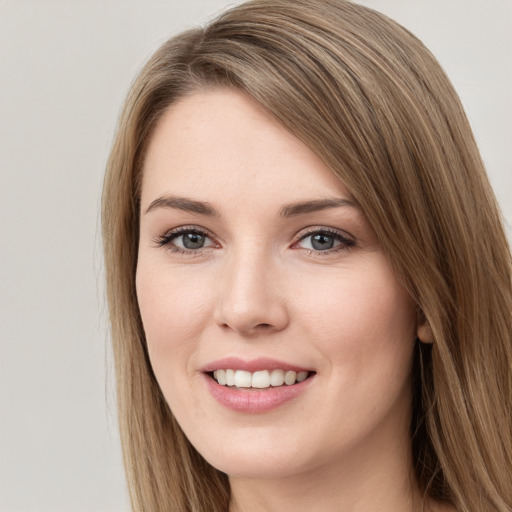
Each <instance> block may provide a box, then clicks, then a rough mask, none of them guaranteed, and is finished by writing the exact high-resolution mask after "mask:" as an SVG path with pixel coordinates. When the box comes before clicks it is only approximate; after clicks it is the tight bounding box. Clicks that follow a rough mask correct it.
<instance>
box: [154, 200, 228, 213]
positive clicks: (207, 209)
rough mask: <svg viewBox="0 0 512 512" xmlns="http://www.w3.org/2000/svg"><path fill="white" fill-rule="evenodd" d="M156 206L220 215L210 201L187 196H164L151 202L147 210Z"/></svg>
mask: <svg viewBox="0 0 512 512" xmlns="http://www.w3.org/2000/svg"><path fill="white" fill-rule="evenodd" d="M156 208H175V209H178V210H184V211H186V212H190V213H198V214H199V215H208V216H210V217H220V213H219V212H218V211H217V210H216V209H215V208H214V207H213V206H212V205H211V204H209V203H205V202H202V201H194V200H193V199H188V198H186V197H177V196H163V197H159V198H157V199H155V200H154V201H152V202H151V204H150V205H149V206H148V209H147V210H146V213H149V212H150V211H152V210H155V209H156Z"/></svg>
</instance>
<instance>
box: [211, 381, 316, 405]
mask: <svg viewBox="0 0 512 512" xmlns="http://www.w3.org/2000/svg"><path fill="white" fill-rule="evenodd" d="M204 376H205V379H206V383H207V385H208V388H209V390H210V393H211V394H212V396H213V398H215V399H216V400H217V402H219V403H220V404H221V405H223V406H224V407H226V408H227V409H231V410H232V411H236V412H244V413H261V412H267V411H271V410H272V409H276V408H277V407H279V406H281V405H283V404H285V403H286V402H289V401H290V400H293V399H294V398H297V397H298V396H299V395H300V394H301V393H303V392H304V391H305V390H306V389H307V387H308V386H309V384H310V383H311V381H312V380H313V377H309V378H307V379H306V380H303V381H302V382H299V383H297V384H293V385H291V386H286V385H285V386H278V387H275V388H273V387H269V388H264V389H244V388H241V389H239V388H238V389H237V388H231V387H228V386H222V385H220V384H219V383H218V382H216V381H215V380H213V379H212V378H211V377H210V376H209V375H206V374H204Z"/></svg>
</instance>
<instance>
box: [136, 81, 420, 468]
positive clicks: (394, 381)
mask: <svg viewBox="0 0 512 512" xmlns="http://www.w3.org/2000/svg"><path fill="white" fill-rule="evenodd" d="M140 228H141V230H140V247H139V258H138V266H137V295H138V300H139V306H140V311H141V315H142V321H143V324H144V329H145V333H146V338H147V345H148V350H149V356H150V360H151V364H152V367H153V370H154V373H155V376H156V378H157V380H158V382H159V384H160V387H161V389H162V392H163V394H164V396H165V398H166V400H167V402H168V404H169V406H170V408H171V410H172V413H173V414H174V416H175V417H176V419H177V421H178V422H179V424H180V425H181V427H182V429H183V431H184V432H185V434H186V435H187V437H188V438H189V440H190V441H191V443H192V444H193V445H194V446H195V447H196V448H197V450H198V451H199V452H200V453H201V454H202V455H203V456H204V457H205V458H206V459H207V460H208V461H209V462H210V463H211V464H212V465H213V466H215V467H217V468H218V469H220V470H222V471H224V472H226V473H228V474H229V475H231V476H235V477H236V476H238V477H250V478H251V477H252V478H256V477H279V476H289V475H292V474H296V473H303V472H307V471H318V470H320V469H335V468H337V467H340V468H341V465H342V464H344V465H345V466H344V467H348V466H347V465H350V467H351V468H352V470H354V471H356V468H357V464H358V463H360V461H361V460H366V459H371V460H373V461H374V462H375V461H376V460H378V459H379V457H380V458H382V457H385V456H391V457H392V456H393V454H395V453H402V452H404V450H405V451H407V449H408V443H409V434H408V426H409V416H410V401H411V394H410V371H411V361H412V352H413V344H414V339H415V336H416V315H415V308H414V306H413V304H412V301H411V300H410V298H409V296H408V294H407V293H406V292H405V291H404V289H403V288H402V286H401V285H400V284H399V283H398V281H397V279H396V278H395V276H394V274H393V272H392V270H391V268H390V265H389V263H388V261H387V259H386V257H385V256H384V254H383V251H382V249H381V247H380V245H379V242H378V240H377V238H376V235H375V233H374V231H373V230H372V228H371V226H370V225H369V224H368V222H367V220H366V219H365V216H364V214H363V212H362V211H361V209H360V208H359V206H358V205H357V204H356V203H355V202H354V200H353V198H352V197H351V195H350V193H349V191H348V190H347V189H346V188H345V187H344V186H343V185H342V184H341V183H340V181H339V180H338V179H336V177H335V176H334V175H333V174H332V173H331V172H330V171H329V169H328V168H327V167H326V166H325V165H324V163H323V162H322V161H321V160H320V159H319V158H318V157H317V156H316V155H315V154H314V153H313V152H312V151H311V150H310V149H308V148H307V147H306V146H305V145H304V144H303V143H302V142H301V141H299V140H298V139H297V138H296V137H294V136H293V135H291V134H290V133H289V132H287V131H286V130H285V129H284V128H283V127H282V126H280V125H279V124H278V123H277V122H276V121H275V120H273V119H272V117H271V116H270V115H269V114H268V113H266V112H265V111H264V110H262V108H261V107H259V106H258V104H257V103H255V102H254V101H253V100H252V99H250V98H249V97H248V96H246V95H244V94H243V93H241V92H236V91H233V90H226V89H220V90H214V91H207V92H200V93H196V94H194V95H192V96H189V97H187V98H185V99H182V100H181V101H179V102H178V103H176V104H175V105H173V106H172V107H171V108H170V109H169V110H168V111H167V113H166V114H165V116H164V117H163V118H162V120H161V121H160V123H159V125H158V126H157V128H156V131H155V133H154V135H153V138H152V140H151V143H150V145H149V149H148V153H147V157H146V160H145V167H144V176H143V183H142V198H141V218H140ZM303 379H304V380H303ZM283 380H285V382H284V383H283ZM400 450H401V452H400ZM365 457H366V459H365Z"/></svg>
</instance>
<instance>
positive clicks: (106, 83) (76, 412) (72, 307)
mask: <svg viewBox="0 0 512 512" xmlns="http://www.w3.org/2000/svg"><path fill="white" fill-rule="evenodd" d="M291 1H292V0H291ZM230 3H231V4H233V2H230ZM235 3H236V2H235ZM362 3H364V4H366V5H368V6H370V7H374V8H376V9H378V10H380V11H382V12H385V13H387V14H389V15H390V16H392V17H394V18H395V19H396V20H398V21H400V22H401V23H402V24H404V25H405V26H406V27H408V28H409V29H410V30H412V31H413V32H414V33H416V34H417V35H418V36H419V37H420V38H421V39H423V41H424V42H425V43H426V44H427V46H429V47H430V49H431V50H432V51H433V52H434V54H436V55H437V57H438V58H439V60H440V62H441V63H442V65H443V66H444V67H445V69H446V70H447V72H448V74H449V76H450V77H451V79H452V81H453V82H454V84H455V87H456V89H457V90H458V92H459V94H460V96H461V98H462V101H463V103H464V105H465V107H466V109H467V113H468V115H469V118H470V120H471V122H472V124H473V128H474V131H475V134H476V137H477V140H478V143H479V145H480V148H481V151H482V154H483V157H484V160H485V162H486V164H487V166H488V171H489V174H490V177H491V181H492V183H493V185H494V187H495V189H496V192H497V195H498V199H499V201H500V203H501V206H502V209H503V212H504V215H505V217H506V219H507V221H508V224H510V223H511V221H512V172H511V162H510V145H511V143H512V115H511V114H512V97H511V93H510V91H512V58H511V57H512V51H511V47H512V1H511V0H487V1H486V2H483V1H482V0H428V1H427V0H421V1H411V0H364V1H363V2H362ZM225 5H228V2H225V1H223V0H192V1H184V0H180V1H176V0H166V1H160V0H144V1H143V0H88V1H86V0H0V172H1V174H0V176H1V181H0V209H1V210H0V213H1V215H0V219H1V223H2V225H1V261H0V311H1V322H0V336H1V344H0V510H1V511H2V512H32V511H34V512H78V511H84V512H85V511H87V512H118V511H127V510H128V501H127V498H126V491H125V487H124V477H123V474H122V467H121V458H120V452H119V442H118V435H117V426H116V420H115V410H114V409H115V404H114V402H115V401H114V398H113V381H112V370H111V366H112V364H111V361H110V359H109V356H108V350H107V349H106V348H105V347H106V346H107V343H106V339H107V335H106V315H105V308H104V302H103V298H102V297H103V295H102V294H103V289H102V263H101V249H100V243H99V242H100V236H99V227H98V226H99V215H98V211H99V201H100V188H101V179H102V174H103V168H104V165H105V161H106V158H107V154H108V150H109V145H110V142H111V140H112V136H113V132H114V128H115V123H116V119H117V115H118V113H119V110H120V107H121V104H122V101H123V98H124V95H125V94H126V92H127V90H128V86H129V84H130V82H131V80H132V78H133V77H134V75H135V73H136V72H137V70H139V69H140V67H141V64H142V63H143V62H144V61H145V59H146V58H147V57H148V56H149V55H150V54H151V52H152V51H153V50H155V49H156V48H157V47H158V46H159V44H160V43H162V42H163V41H164V40H165V39H166V38H167V37H169V36H170V35H172V34H174V33H176V32H177V31H181V30H183V29H185V28H188V27H191V26H193V25H195V24H197V23H201V22H203V21H205V20H206V19H208V17H209V16H210V15H212V14H215V13H218V12H219V10H221V9H222V7H224V6H225Z"/></svg>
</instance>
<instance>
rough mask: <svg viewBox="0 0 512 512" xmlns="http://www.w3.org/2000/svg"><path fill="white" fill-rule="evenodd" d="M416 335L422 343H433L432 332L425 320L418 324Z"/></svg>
mask: <svg viewBox="0 0 512 512" xmlns="http://www.w3.org/2000/svg"><path fill="white" fill-rule="evenodd" d="M417 336H418V338H419V340H420V341H421V342H422V343H429V344H431V343H434V334H433V333H432V329H431V327H430V324H429V323H428V321H427V320H423V322H421V323H419V324H418V330H417Z"/></svg>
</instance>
